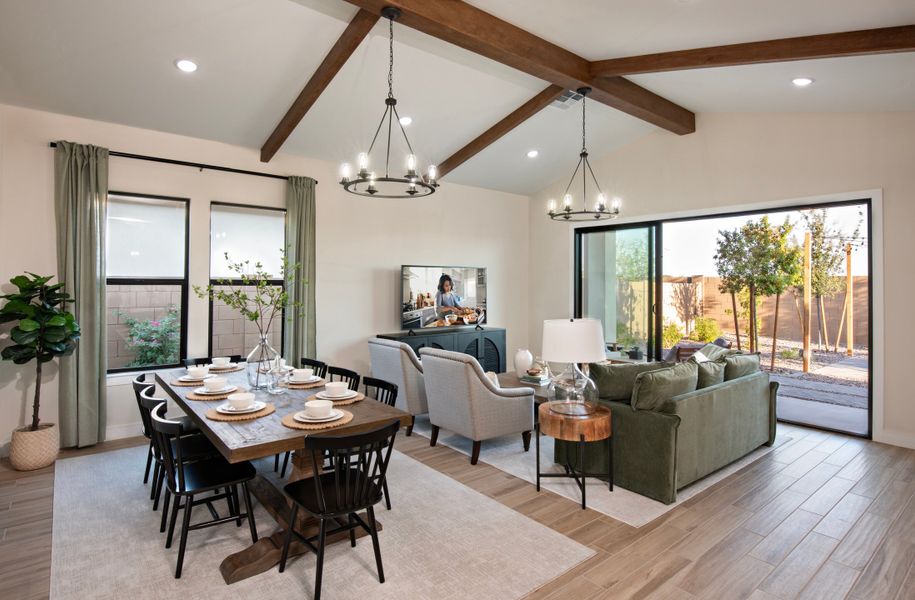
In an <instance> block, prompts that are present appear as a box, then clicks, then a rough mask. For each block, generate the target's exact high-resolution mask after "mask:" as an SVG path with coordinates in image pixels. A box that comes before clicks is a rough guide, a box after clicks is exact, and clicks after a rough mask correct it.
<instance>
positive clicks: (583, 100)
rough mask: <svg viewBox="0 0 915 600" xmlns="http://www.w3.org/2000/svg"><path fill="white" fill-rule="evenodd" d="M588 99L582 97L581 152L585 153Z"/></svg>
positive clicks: (584, 96)
mask: <svg viewBox="0 0 915 600" xmlns="http://www.w3.org/2000/svg"><path fill="white" fill-rule="evenodd" d="M587 99H588V97H587V96H586V95H584V94H583V95H582V97H581V151H582V152H585V151H586V150H587V148H586V145H585V101H586V100H587Z"/></svg>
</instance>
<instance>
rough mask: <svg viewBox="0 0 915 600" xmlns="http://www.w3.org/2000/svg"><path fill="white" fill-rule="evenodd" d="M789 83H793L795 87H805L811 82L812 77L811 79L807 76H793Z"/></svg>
mask: <svg viewBox="0 0 915 600" xmlns="http://www.w3.org/2000/svg"><path fill="white" fill-rule="evenodd" d="M791 83H793V84H794V85H796V86H797V87H807V86H808V85H810V84H811V83H813V79H811V78H809V77H795V78H794V79H792V80H791Z"/></svg>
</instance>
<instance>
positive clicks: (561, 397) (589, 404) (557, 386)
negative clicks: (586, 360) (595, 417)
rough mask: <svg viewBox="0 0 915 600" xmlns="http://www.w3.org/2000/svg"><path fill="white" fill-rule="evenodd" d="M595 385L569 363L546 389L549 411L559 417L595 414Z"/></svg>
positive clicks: (576, 366) (575, 366)
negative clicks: (559, 415)
mask: <svg viewBox="0 0 915 600" xmlns="http://www.w3.org/2000/svg"><path fill="white" fill-rule="evenodd" d="M597 396H598V394H597V385H595V383H594V382H593V381H592V380H591V379H589V378H588V377H587V376H586V375H585V374H584V373H582V372H581V370H579V368H578V365H576V364H575V363H570V364H569V365H568V366H567V367H566V370H565V371H563V372H562V373H561V374H559V375H557V376H556V377H553V379H552V380H551V381H550V387H549V388H547V398H549V403H550V410H551V411H553V412H554V413H558V414H561V415H570V416H579V417H585V416H588V415H591V414H594V412H595V406H596V404H597Z"/></svg>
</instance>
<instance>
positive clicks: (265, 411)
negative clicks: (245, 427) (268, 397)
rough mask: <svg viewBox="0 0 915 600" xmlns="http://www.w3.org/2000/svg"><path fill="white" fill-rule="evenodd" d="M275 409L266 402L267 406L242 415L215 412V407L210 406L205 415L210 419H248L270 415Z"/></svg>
mask: <svg viewBox="0 0 915 600" xmlns="http://www.w3.org/2000/svg"><path fill="white" fill-rule="evenodd" d="M275 411H276V407H275V406H273V405H272V404H270V403H267V406H265V407H264V408H262V409H260V410H259V411H257V412H252V413H245V414H243V415H224V414H222V413H221V412H216V409H215V408H211V409H210V410H208V411H207V412H206V417H207V419H210V420H212V421H250V420H252V419H259V418H261V417H266V416H267V415H272V414H273V413H274V412H275Z"/></svg>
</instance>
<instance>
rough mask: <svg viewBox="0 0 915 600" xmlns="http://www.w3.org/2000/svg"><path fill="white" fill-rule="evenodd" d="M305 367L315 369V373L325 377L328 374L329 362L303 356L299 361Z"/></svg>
mask: <svg viewBox="0 0 915 600" xmlns="http://www.w3.org/2000/svg"><path fill="white" fill-rule="evenodd" d="M299 363H300V364H301V365H302V368H303V369H313V370H314V372H315V373H314V374H315V375H317V376H318V377H321V378H324V377H326V376H327V363H326V362H322V361H320V360H315V359H313V358H303V359H301V360H300V361H299Z"/></svg>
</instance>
